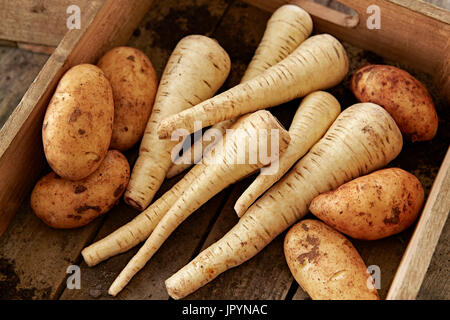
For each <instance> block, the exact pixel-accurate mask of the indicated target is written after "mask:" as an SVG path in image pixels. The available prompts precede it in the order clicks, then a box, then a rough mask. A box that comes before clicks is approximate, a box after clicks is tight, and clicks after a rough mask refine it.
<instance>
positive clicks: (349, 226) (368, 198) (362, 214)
mask: <svg viewBox="0 0 450 320" xmlns="http://www.w3.org/2000/svg"><path fill="white" fill-rule="evenodd" d="M423 201H424V191H423V188H422V185H421V183H420V181H419V180H418V179H417V178H416V177H415V176H414V175H412V174H411V173H409V172H406V171H404V170H402V169H399V168H390V169H384V170H379V171H375V172H373V173H371V174H368V175H366V176H362V177H359V178H357V179H355V180H352V181H350V182H348V183H346V184H343V185H342V186H340V187H339V188H337V189H336V190H334V191H330V192H327V193H323V194H321V195H319V196H317V197H316V198H314V199H313V201H312V202H311V204H310V206H309V209H310V211H311V212H312V213H313V214H314V215H315V216H316V217H318V218H319V219H321V220H322V221H324V222H326V223H327V224H328V225H330V226H332V227H334V228H335V229H337V230H339V231H340V232H342V233H344V234H346V235H349V236H350V237H352V238H356V239H363V240H375V239H381V238H385V237H388V236H391V235H393V234H396V233H399V232H401V231H403V230H405V229H406V228H408V227H409V226H410V225H411V224H412V223H413V222H414V221H415V220H416V218H417V215H418V214H419V212H420V209H421V208H422V204H423Z"/></svg>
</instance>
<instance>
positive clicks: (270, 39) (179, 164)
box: [167, 4, 313, 178]
mask: <svg viewBox="0 0 450 320" xmlns="http://www.w3.org/2000/svg"><path fill="white" fill-rule="evenodd" d="M312 28H313V24H312V20H311V17H310V15H309V14H308V12H306V11H305V10H303V9H302V8H300V7H299V6H296V5H291V4H286V5H284V6H281V7H280V8H278V9H277V10H276V11H275V12H274V13H273V14H272V16H271V17H270V19H269V21H267V26H266V30H265V32H264V35H263V37H262V40H261V42H260V44H259V46H258V48H257V49H256V52H255V54H254V56H253V58H252V60H251V61H250V64H249V65H248V67H247V70H246V71H245V74H244V76H243V77H242V79H241V83H242V82H245V81H248V80H250V79H252V78H254V77H256V76H258V75H259V74H261V73H263V72H264V71H265V70H267V69H268V68H270V67H271V66H273V65H275V64H277V63H278V62H280V61H281V60H283V59H284V58H286V57H287V56H288V55H289V54H291V53H292V52H293V51H294V50H295V49H296V48H297V47H298V46H299V45H300V44H301V43H302V42H303V41H305V40H306V38H308V37H309V35H310V34H311V32H312ZM234 122H236V119H230V120H225V121H222V122H220V123H217V124H215V125H214V126H213V127H212V128H211V129H215V130H219V132H221V133H222V136H223V134H224V133H225V131H226V129H228V128H230V127H231V126H232V125H233V124H234ZM212 133H213V131H212V130H207V131H206V132H205V133H204V135H203V139H201V140H198V141H196V142H194V144H193V146H192V148H190V149H189V150H187V151H186V152H185V153H183V155H182V156H181V157H180V158H178V159H177V161H176V163H174V164H173V165H172V167H171V168H170V169H169V171H168V172H167V178H171V177H174V176H176V175H177V174H180V173H181V172H183V171H184V170H186V169H187V168H189V167H191V166H192V165H194V164H196V163H198V162H199V161H200V160H201V157H202V153H203V151H204V150H206V148H207V147H208V146H209V145H210V144H211V143H217V141H215V140H214V138H210V137H212ZM193 150H200V151H194V152H193Z"/></svg>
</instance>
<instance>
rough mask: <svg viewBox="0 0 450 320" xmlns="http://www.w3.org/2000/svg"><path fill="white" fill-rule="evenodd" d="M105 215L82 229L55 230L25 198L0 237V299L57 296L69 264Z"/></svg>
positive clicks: (77, 256) (74, 259) (72, 262)
mask: <svg viewBox="0 0 450 320" xmlns="http://www.w3.org/2000/svg"><path fill="white" fill-rule="evenodd" d="M102 219H103V217H101V218H98V219H96V220H94V221H93V222H92V223H90V224H89V225H87V226H85V227H83V228H81V229H73V230H56V229H52V228H50V227H48V226H47V225H45V224H44V223H43V222H42V221H41V220H39V219H38V218H37V217H36V215H35V214H34V213H33V211H32V210H31V208H30V205H29V201H25V202H24V204H23V206H22V207H21V208H20V209H19V212H18V213H17V215H16V217H15V219H14V221H13V223H12V224H11V225H10V226H9V228H8V231H7V232H5V233H4V234H3V235H2V237H0V275H1V277H0V299H1V300H10V299H25V300H28V299H56V298H57V297H58V296H59V295H60V293H61V290H62V286H63V285H65V279H66V277H67V274H66V270H67V267H68V266H70V265H72V264H78V260H79V253H80V251H81V250H82V249H83V247H84V246H85V245H86V243H87V242H88V240H89V239H90V238H91V237H92V235H93V234H95V232H96V231H97V229H98V226H99V225H100V224H101V222H102Z"/></svg>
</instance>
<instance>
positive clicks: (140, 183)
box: [124, 35, 230, 210]
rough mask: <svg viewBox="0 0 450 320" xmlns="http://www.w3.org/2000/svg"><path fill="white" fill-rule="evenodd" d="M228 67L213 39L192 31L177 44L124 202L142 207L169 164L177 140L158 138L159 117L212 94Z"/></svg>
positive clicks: (192, 104)
mask: <svg viewBox="0 0 450 320" xmlns="http://www.w3.org/2000/svg"><path fill="white" fill-rule="evenodd" d="M229 71H230V58H229V57H228V54H227V53H226V52H225V50H223V48H222V47H221V46H220V45H219V44H218V43H217V41H215V40H213V39H210V38H208V37H205V36H199V35H192V36H187V37H185V38H183V39H182V40H181V41H180V42H179V43H178V44H177V46H176V48H175V49H174V51H173V53H172V55H171V56H170V58H169V61H168V62H167V65H166V68H165V70H164V73H163V75H162V78H161V81H160V85H159V87H158V92H157V93H156V98H155V104H154V106H153V111H152V113H151V116H150V118H149V120H148V122H147V127H146V129H145V134H144V137H143V139H142V142H141V146H140V149H139V157H138V159H137V161H136V164H135V166H134V168H133V171H132V174H131V179H130V183H129V184H128V187H127V190H126V192H125V196H124V199H125V202H127V203H128V204H129V205H131V206H133V207H135V208H137V209H139V210H143V209H145V208H146V207H147V206H148V205H149V203H150V202H151V200H152V199H153V197H154V196H155V193H156V192H157V191H158V189H159V188H160V186H161V184H162V182H163V181H164V179H165V177H166V173H167V170H169V168H170V165H171V164H172V159H171V151H172V148H174V147H175V146H176V145H177V143H178V142H177V141H171V140H160V139H159V138H158V135H157V128H158V126H159V124H160V122H161V120H162V119H164V118H165V117H168V116H170V115H172V114H176V113H178V112H180V111H182V110H184V109H186V108H189V107H192V106H194V105H196V104H198V103H200V102H202V101H203V100H205V99H208V98H210V97H211V96H213V95H214V93H215V92H216V91H217V90H218V89H219V88H220V86H221V85H222V84H223V82H224V81H225V79H226V77H227V76H228V73H229Z"/></svg>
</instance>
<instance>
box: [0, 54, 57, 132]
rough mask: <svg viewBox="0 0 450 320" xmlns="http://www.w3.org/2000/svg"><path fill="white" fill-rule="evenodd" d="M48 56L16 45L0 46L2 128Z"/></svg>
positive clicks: (0, 114) (0, 123)
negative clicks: (27, 50) (15, 46)
mask: <svg viewBox="0 0 450 320" xmlns="http://www.w3.org/2000/svg"><path fill="white" fill-rule="evenodd" d="M48 57H49V56H48V55H44V54H36V53H31V52H26V51H24V50H21V49H18V48H14V47H0V128H1V127H2V126H3V124H4V123H5V121H6V120H7V119H8V117H9V116H10V115H11V113H12V112H13V110H14V108H15V107H16V106H17V104H18V103H19V101H20V99H22V97H23V95H24V93H25V92H26V91H27V89H28V86H29V85H30V84H31V83H32V82H33V80H34V78H35V77H36V75H37V74H38V73H39V71H40V70H41V68H42V66H43V65H44V64H45V62H46V61H47V59H48Z"/></svg>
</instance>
